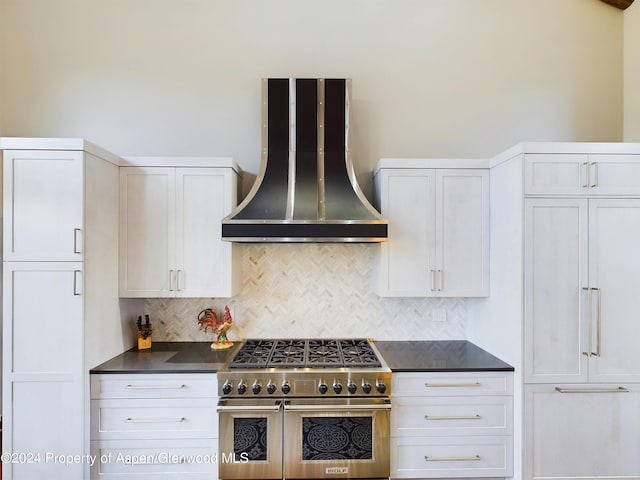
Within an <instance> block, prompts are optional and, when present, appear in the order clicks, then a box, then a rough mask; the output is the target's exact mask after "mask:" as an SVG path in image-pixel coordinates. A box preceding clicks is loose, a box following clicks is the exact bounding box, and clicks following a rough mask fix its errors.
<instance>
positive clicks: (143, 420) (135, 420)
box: [125, 417, 187, 423]
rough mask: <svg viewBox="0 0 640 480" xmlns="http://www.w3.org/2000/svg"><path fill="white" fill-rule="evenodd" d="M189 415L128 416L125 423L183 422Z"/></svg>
mask: <svg viewBox="0 0 640 480" xmlns="http://www.w3.org/2000/svg"><path fill="white" fill-rule="evenodd" d="M186 419H187V417H177V418H131V417H129V418H127V419H126V420H125V423H182V422H184V421H185V420H186Z"/></svg>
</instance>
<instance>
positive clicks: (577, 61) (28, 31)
mask: <svg viewBox="0 0 640 480" xmlns="http://www.w3.org/2000/svg"><path fill="white" fill-rule="evenodd" d="M632 8H634V7H632ZM0 9H1V10H0V14H1V15H0V17H2V20H0V22H4V25H0V40H1V46H0V48H2V49H4V50H3V52H0V53H2V54H3V60H2V63H1V66H2V74H1V75H0V77H4V78H3V82H4V83H3V84H0V95H1V97H0V101H1V103H0V106H1V107H2V113H0V115H2V116H0V122H1V123H0V135H5V136H14V135H15V136H73V137H85V138H87V139H89V140H91V141H93V142H95V143H98V144H100V145H102V146H104V147H105V148H108V149H110V150H112V151H114V152H116V153H119V154H123V155H153V154H163V155H171V154H186V155H231V156H233V157H235V158H236V159H237V160H238V162H239V163H240V164H241V166H242V167H243V168H244V169H246V170H248V171H251V172H255V171H257V168H258V163H259V149H260V145H259V141H260V135H259V117H260V103H259V100H260V78H261V77H267V76H336V77H337V76H349V77H351V78H353V109H354V112H353V113H354V125H353V131H352V133H353V137H354V144H353V147H354V152H355V160H356V164H357V165H358V171H359V173H360V174H361V175H364V172H368V171H370V170H371V169H372V168H373V166H374V165H375V163H376V161H377V159H378V158H380V157H383V156H431V157H442V156H453V157H481V156H488V155H493V154H495V153H497V152H498V151H500V150H502V149H504V148H506V147H509V146H510V145H512V144H514V143H516V142H519V141H523V140H531V141H536V140H541V141H542V140H567V141H574V140H575V141H618V140H621V139H622V130H623V127H622V24H623V13H622V12H621V11H620V10H617V9H615V8H613V7H610V6H608V5H605V4H604V3H602V2H600V1H597V0H562V1H558V0H323V1H311V0H269V1H258V0H91V1H87V0H55V1H51V0H0ZM367 175H368V173H367ZM367 182H368V180H366V181H365V183H367Z"/></svg>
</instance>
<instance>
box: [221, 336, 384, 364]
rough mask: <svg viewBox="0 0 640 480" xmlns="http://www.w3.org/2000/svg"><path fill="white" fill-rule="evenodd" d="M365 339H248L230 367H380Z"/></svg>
mask: <svg viewBox="0 0 640 480" xmlns="http://www.w3.org/2000/svg"><path fill="white" fill-rule="evenodd" d="M380 366H382V365H381V363H380V360H379V359H378V357H377V355H376V353H375V352H374V351H373V349H372V348H371V345H370V344H369V342H368V341H367V340H366V339H355V340H350V339H348V340H324V339H318V340H316V339H312V340H304V339H293V340H273V339H272V340H247V341H246V342H245V343H244V345H243V346H242V348H241V349H240V350H239V351H238V353H237V354H236V355H235V357H234V358H233V360H232V361H231V363H230V364H229V368H296V367H299V368H303V367H320V368H330V367H337V368H341V367H352V368H366V367H380Z"/></svg>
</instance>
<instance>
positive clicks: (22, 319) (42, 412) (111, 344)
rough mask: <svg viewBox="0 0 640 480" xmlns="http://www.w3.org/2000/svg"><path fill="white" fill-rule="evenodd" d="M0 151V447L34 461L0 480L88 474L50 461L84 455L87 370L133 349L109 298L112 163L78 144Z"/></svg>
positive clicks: (14, 143)
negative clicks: (0, 163)
mask: <svg viewBox="0 0 640 480" xmlns="http://www.w3.org/2000/svg"><path fill="white" fill-rule="evenodd" d="M0 147H2V148H3V158H4V160H5V164H4V167H5V168H4V174H5V176H4V179H3V184H4V192H5V197H4V211H5V216H4V231H5V232H6V234H5V242H6V243H5V248H8V251H7V255H6V256H5V258H4V262H3V302H2V303H3V339H2V341H3V348H2V350H3V376H2V381H3V406H2V410H3V449H4V451H7V452H14V453H24V454H31V455H34V456H36V455H38V456H39V459H40V461H35V458H34V461H33V462H31V463H29V462H21V461H20V462H16V463H12V462H3V478H5V479H15V480H30V479H34V480H35V479H42V478H88V471H89V466H88V464H87V463H86V462H72V463H71V464H70V465H66V464H65V463H64V462H59V461H55V458H57V457H55V455H78V456H83V455H86V454H88V453H89V435H88V433H89V408H88V407H89V404H88V392H89V369H90V368H91V367H93V366H95V365H96V364H98V363H101V362H103V361H105V360H107V359H108V358H110V357H112V356H114V355H115V354H117V353H121V352H122V351H123V350H124V349H126V348H127V347H128V346H130V345H131V343H132V341H133V337H131V340H130V341H128V343H127V340H126V338H125V337H126V336H127V335H126V334H127V333H128V332H125V331H123V321H122V318H123V317H122V315H123V312H122V310H121V306H120V303H119V299H118V282H117V278H118V277H117V258H118V248H117V231H118V209H117V202H118V166H117V157H114V156H113V155H110V154H108V153H107V152H104V151H103V150H101V149H100V148H98V147H96V146H95V145H92V144H90V143H89V142H85V141H84V140H81V139H27V138H20V139H14V138H2V139H0ZM124 330H126V329H124ZM47 455H49V456H47ZM85 475H86V476H85Z"/></svg>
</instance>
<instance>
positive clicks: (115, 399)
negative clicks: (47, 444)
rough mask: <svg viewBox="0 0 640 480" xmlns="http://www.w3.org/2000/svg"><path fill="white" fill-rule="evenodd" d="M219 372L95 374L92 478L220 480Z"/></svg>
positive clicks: (92, 380) (92, 424)
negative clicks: (217, 373) (217, 406)
mask: <svg viewBox="0 0 640 480" xmlns="http://www.w3.org/2000/svg"><path fill="white" fill-rule="evenodd" d="M216 404H217V380H216V375H215V374H127V375H124V374H100V375H92V376H91V455H92V458H93V459H95V461H94V463H93V465H92V466H91V479H92V480H110V479H118V480H154V479H167V478H180V479H181V480H183V479H184V480H217V478H218V415H217V413H216Z"/></svg>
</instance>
